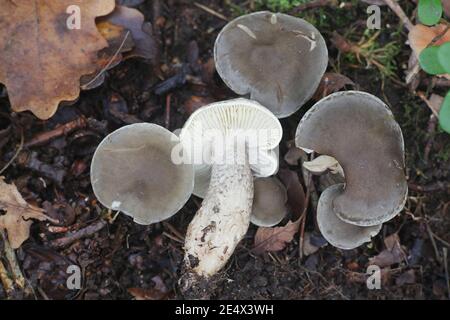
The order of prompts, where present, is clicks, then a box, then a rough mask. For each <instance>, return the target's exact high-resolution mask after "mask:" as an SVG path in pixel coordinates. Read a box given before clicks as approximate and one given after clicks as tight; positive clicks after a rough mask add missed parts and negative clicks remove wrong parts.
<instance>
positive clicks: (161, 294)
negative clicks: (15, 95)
mask: <svg viewBox="0 0 450 320" xmlns="http://www.w3.org/2000/svg"><path fill="white" fill-rule="evenodd" d="M123 2H127V1H123ZM199 2H201V3H203V4H204V5H207V6H208V7H209V8H211V9H213V10H215V11H216V12H219V13H221V14H223V15H224V16H225V17H227V18H232V17H234V16H236V15H238V14H240V13H244V12H249V11H250V10H251V8H250V5H251V3H252V2H253V1H236V0H235V1H220V0H213V1H199ZM230 3H231V4H230ZM351 4H352V5H350V6H349V7H348V8H345V10H342V9H338V8H337V7H333V6H331V7H330V6H327V7H318V8H313V9H308V10H305V11H303V12H301V13H296V15H297V16H300V17H303V18H306V19H308V20H310V21H314V22H315V24H316V27H317V28H318V29H319V30H320V31H321V32H322V34H323V35H324V37H325V39H326V40H327V44H328V47H329V51H330V67H329V72H338V73H341V74H343V75H345V76H347V77H349V78H350V79H351V80H352V81H353V82H354V83H355V86H354V87H352V86H347V87H346V88H347V89H352V88H356V89H358V90H364V91H367V92H370V93H372V94H375V95H377V96H379V97H380V98H382V99H383V100H385V101H386V102H387V103H389V105H390V106H391V107H392V109H393V112H394V114H395V116H396V119H397V120H398V122H399V123H400V126H401V127H402V129H403V134H404V137H405V143H406V158H407V175H408V177H409V183H410V194H409V198H408V202H407V205H406V208H405V210H404V211H403V212H402V214H401V215H399V216H398V217H397V218H395V219H394V220H392V221H390V222H389V223H386V224H385V225H384V227H383V231H382V232H381V233H380V234H379V235H378V236H377V237H375V238H374V239H373V242H372V243H370V244H368V245H365V246H362V247H360V248H358V249H356V250H351V251H342V250H339V249H336V248H334V247H332V246H330V245H328V246H324V247H323V248H321V249H319V250H318V251H317V252H315V253H313V254H311V255H309V256H304V257H302V258H300V256H299V252H300V250H299V237H298V236H296V237H295V238H294V241H292V242H291V243H290V244H289V245H288V246H287V248H286V249H284V250H283V251H280V252H272V253H263V254H259V255H257V254H256V253H255V252H254V251H253V250H252V249H253V246H254V245H253V239H254V235H255V232H256V227H255V226H251V227H250V230H249V232H248V234H247V236H246V238H245V240H244V241H243V242H242V243H241V244H240V245H239V247H238V248H237V250H236V252H235V254H234V256H233V257H232V259H231V261H230V262H229V264H228V265H227V268H226V270H225V272H224V274H222V275H220V277H219V279H217V280H216V281H215V282H214V284H211V286H210V287H209V289H208V292H207V295H208V296H209V297H211V298H216V299H448V297H449V295H450V293H449V292H448V286H447V283H448V278H447V279H446V276H447V277H448V273H447V272H446V270H445V265H446V263H445V261H444V251H445V250H447V249H450V248H448V246H449V243H450V233H449V230H450V215H449V204H450V187H449V181H450V174H449V172H450V135H448V134H445V133H443V132H441V131H439V129H437V128H433V126H432V124H433V122H432V121H431V122H430V115H431V112H430V111H429V109H428V108H427V106H426V105H425V103H424V102H423V101H422V100H421V99H420V98H418V97H417V96H416V95H415V94H414V93H412V92H411V91H410V90H409V89H408V87H407V86H406V85H403V81H404V80H403V79H404V72H405V70H404V69H405V66H406V65H407V63H408V58H409V55H410V52H411V51H410V49H409V47H408V46H407V45H406V44H405V41H406V38H407V37H406V33H405V32H404V31H403V30H404V29H403V28H402V26H401V24H400V22H399V20H398V18H397V17H396V16H395V15H394V14H392V12H390V11H389V9H387V8H386V7H383V9H382V11H383V25H387V24H389V25H390V27H389V28H387V27H383V28H382V29H381V34H380V36H379V37H378V38H377V40H376V41H377V45H379V46H383V45H385V44H386V43H388V42H390V41H396V45H397V47H398V52H396V54H395V56H394V57H393V59H394V62H395V66H394V67H393V70H394V78H393V79H394V80H392V78H390V77H383V76H382V75H381V74H380V72H379V70H377V68H375V67H373V66H369V67H366V64H365V63H364V61H363V62H362V63H358V62H357V61H356V62H355V61H354V60H352V59H351V57H347V56H345V55H343V54H341V53H339V51H338V50H337V48H336V47H335V46H334V45H333V44H332V43H331V41H329V39H331V36H332V32H333V31H338V32H339V33H340V34H342V35H345V36H346V37H347V38H348V39H352V40H354V39H356V40H357V39H359V38H361V37H362V36H363V33H364V30H365V19H366V17H367V14H366V7H367V5H366V4H364V3H361V2H359V1H353V2H351ZM405 6H406V4H405ZM138 8H139V9H140V10H141V11H142V12H143V13H144V14H145V16H146V19H147V20H148V21H151V22H152V23H153V25H154V29H155V30H154V33H155V37H157V39H158V40H159V41H160V55H159V62H157V63H155V65H154V66H151V65H149V64H148V63H146V62H145V61H139V60H129V61H125V62H122V63H121V64H120V65H119V66H117V67H116V68H114V69H112V70H110V71H109V72H108V76H107V80H106V81H105V83H104V84H103V85H102V86H101V87H99V88H97V89H95V90H92V91H86V92H83V93H82V94H81V97H80V98H79V100H78V101H77V102H76V103H75V104H74V105H71V106H65V107H60V109H59V111H58V113H57V114H56V115H55V116H54V117H53V118H52V119H51V120H49V121H40V120H38V119H37V118H35V117H34V116H33V115H31V114H29V113H21V114H15V113H10V107H9V103H8V99H7V95H6V92H5V90H4V89H1V88H0V106H1V110H3V111H2V113H1V114H0V147H1V157H0V168H1V167H3V166H4V165H5V164H6V163H7V162H8V161H9V159H11V158H12V157H13V155H14V154H15V152H16V150H17V146H18V144H19V142H20V140H21V135H22V134H23V135H24V140H25V142H29V141H31V140H32V139H33V138H34V137H36V136H37V135H38V134H39V133H42V132H46V131H50V130H52V129H54V128H55V127H57V126H59V125H62V124H65V123H68V122H70V121H74V120H77V119H78V120H79V121H81V123H82V125H78V126H75V129H74V130H71V131H70V132H66V133H65V134H63V135H61V136H59V137H56V138H55V139H51V140H47V141H44V142H43V143H41V144H38V145H34V146H31V147H27V145H26V144H25V147H24V148H23V149H22V151H21V152H20V154H19V156H18V157H17V159H16V161H15V162H14V163H13V164H12V165H11V166H9V167H8V169H7V170H6V171H5V172H3V175H4V176H5V177H6V180H7V182H14V183H15V184H16V185H17V187H18V189H19V191H20V192H21V194H22V195H23V196H24V198H25V199H26V200H27V201H29V202H30V203H34V204H36V205H38V206H40V207H43V208H44V209H45V210H46V212H47V213H48V215H50V216H52V217H54V218H56V219H59V220H60V221H62V223H61V225H60V227H62V228H60V229H59V230H57V229H55V228H50V225H49V224H48V223H45V222H42V223H38V222H36V223H34V224H33V226H32V230H31V236H30V239H29V240H27V241H26V242H25V243H24V245H22V247H21V248H20V249H19V250H18V251H17V255H18V259H19V262H20V264H21V266H22V269H23V271H24V274H25V276H26V278H27V279H28V280H29V284H30V285H31V287H32V289H33V290H32V291H31V292H30V293H29V294H27V293H26V292H25V291H21V290H18V291H17V292H16V293H15V296H14V298H27V299H35V298H36V299H131V298H133V297H142V296H145V297H146V298H152V299H166V298H169V299H174V298H182V296H181V294H180V292H179V289H178V283H177V282H178V279H179V277H180V267H181V265H182V258H183V249H182V244H183V236H184V233H185V231H186V228H187V225H188V223H189V222H190V221H191V219H192V217H193V215H194V214H195V212H196V210H197V209H198V206H199V204H200V203H201V199H198V198H195V197H193V198H192V199H191V200H190V201H189V202H188V203H187V204H186V206H185V207H184V208H183V209H182V210H181V211H180V212H179V213H178V214H177V215H175V216H174V217H173V218H172V219H170V220H169V221H167V222H164V223H159V224H156V225H151V226H147V227H144V226H139V225H137V224H135V223H133V222H132V221H131V220H130V218H129V217H127V216H124V215H118V217H117V218H116V219H115V220H114V221H112V219H113V216H114V213H111V212H108V211H107V210H106V209H105V208H104V207H102V206H101V205H100V204H99V203H98V202H97V201H96V199H95V197H94V195H93V193H92V189H91V185H90V179H89V164H90V161H91V158H92V155H93V152H94V150H95V148H96V146H97V145H98V143H99V142H100V141H101V140H102V138H103V137H104V136H105V135H106V134H108V133H109V132H111V131H113V130H115V129H117V128H119V127H121V126H123V125H125V124H130V123H134V122H141V121H145V122H152V123H156V124H159V125H162V126H166V127H167V128H169V129H170V130H175V129H177V128H180V127H181V126H182V125H183V123H184V121H185V120H186V119H187V118H188V116H189V114H190V113H191V112H192V111H193V110H195V109H196V108H198V107H199V106H201V105H204V104H207V103H209V102H212V101H218V100H224V99H227V98H232V97H234V96H235V95H234V94H233V93H232V92H231V91H230V90H228V89H227V88H226V87H225V85H224V84H223V83H222V82H221V81H220V79H219V77H218V76H217V74H215V72H214V68H213V65H214V64H213V61H212V50H213V45H214V40H215V38H216V36H217V34H218V32H219V31H220V29H221V28H222V27H223V26H224V25H225V24H226V21H224V20H222V19H220V18H218V17H216V16H215V15H212V14H211V13H209V12H206V11H205V10H203V9H201V8H199V7H197V6H195V5H194V4H193V1H182V0H168V1H156V0H154V1H145V2H144V3H143V4H141V5H139V7H138ZM258 8H262V7H257V8H255V9H258ZM404 9H405V10H406V11H407V13H408V14H410V15H412V12H413V9H414V8H412V7H411V5H409V7H408V6H406V7H405V8H404ZM293 12H294V11H291V13H293ZM158 70H160V71H158ZM422 77H423V78H425V77H426V76H425V75H422ZM423 83H426V82H425V81H423ZM419 89H420V90H422V91H430V90H432V87H431V86H430V85H428V86H427V85H425V84H421V85H420V86H419ZM441 90H442V91H441ZM433 91H434V92H435V93H440V94H443V93H444V92H445V88H441V89H439V88H435V89H433ZM312 103H314V101H312V102H311V103H310V104H309V105H307V106H305V107H303V108H302V110H300V111H299V112H298V113H297V114H295V115H294V116H292V117H290V118H288V119H284V120H282V124H283V127H284V129H285V137H284V139H283V142H282V145H281V150H280V151H281V156H284V155H285V154H286V152H287V151H288V150H289V148H288V144H289V142H290V141H291V140H292V139H293V138H294V133H295V129H296V127H297V124H298V122H299V120H300V118H301V116H302V115H303V114H304V112H305V111H306V110H307V109H308V108H309V106H311V105H312ZM80 119H82V120H80ZM430 124H431V126H430ZM4 130H7V131H4ZM427 149H428V151H427ZM281 158H283V157H281ZM281 161H283V160H281ZM281 167H284V168H289V169H290V170H294V171H296V172H298V174H299V177H300V179H301V177H302V174H301V167H298V166H288V165H287V164H286V163H285V162H283V163H281ZM151 169H152V168H149V170H151ZM301 180H302V179H301ZM302 181H303V180H302ZM314 182H315V184H316V186H318V180H317V179H315V180H314ZM313 208H314V207H313V206H312V207H311V208H309V210H308V215H307V218H306V226H305V229H306V231H307V232H312V233H313V234H314V235H315V237H316V238H317V239H318V240H317V241H320V240H321V237H320V235H319V233H318V231H317V230H316V227H315V224H314V209H313ZM288 219H289V217H288V218H287V219H286V221H285V222H287V221H288ZM104 221H107V223H104ZM84 228H91V229H93V230H94V231H95V230H97V229H100V230H99V231H96V232H88V235H87V236H85V237H82V238H81V239H79V240H76V241H74V242H71V243H68V244H67V245H64V244H62V245H61V243H60V242H58V241H55V240H56V239H61V238H63V239H64V238H65V237H66V236H67V233H66V232H67V231H77V230H81V229H84ZM88 231H89V229H88ZM91 231H92V230H91ZM393 233H398V235H399V239H400V243H401V245H402V246H403V250H404V252H405V257H404V259H402V261H400V262H396V263H395V264H392V265H390V266H386V267H384V268H383V272H382V275H383V277H382V280H383V281H382V288H381V290H368V289H367V286H366V276H365V273H366V268H367V265H368V262H369V258H371V257H374V256H376V255H377V254H379V253H380V252H382V251H383V250H384V249H385V246H384V239H385V238H386V237H387V236H389V235H391V234H393ZM59 241H61V240H59ZM1 247H2V245H0V249H1ZM2 260H3V258H2ZM72 264H76V265H79V266H81V267H82V270H83V276H84V277H83V283H82V289H81V290H80V291H70V290H68V289H66V279H67V276H68V275H67V273H66V269H67V266H69V265H72ZM132 288H139V289H143V290H134V291H133V290H131V291H130V290H129V289H132ZM166 289H167V290H166ZM166 291H167V292H166ZM130 292H133V293H134V294H131V293H130ZM136 292H138V293H136ZM0 298H1V299H3V298H6V294H5V292H4V291H3V289H2V286H0Z"/></svg>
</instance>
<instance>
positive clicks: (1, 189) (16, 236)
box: [0, 177, 58, 249]
mask: <svg viewBox="0 0 450 320" xmlns="http://www.w3.org/2000/svg"><path fill="white" fill-rule="evenodd" d="M0 209H1V210H4V211H6V214H4V215H1V216H0V228H2V229H6V231H7V232H8V240H9V242H10V244H11V247H12V248H13V249H17V248H19V247H20V246H21V245H22V243H23V242H24V241H25V240H27V239H28V237H29V236H30V227H31V225H32V224H33V221H32V220H31V219H36V220H39V221H45V220H49V221H51V222H53V223H58V221H57V220H55V219H52V218H50V217H48V216H46V215H45V214H44V213H43V212H44V210H42V209H41V208H38V207H35V206H32V205H30V204H28V203H27V202H26V201H25V200H24V199H23V198H22V195H21V194H20V193H19V191H18V190H17V188H16V186H15V185H14V184H7V183H6V182H5V181H4V180H3V177H0Z"/></svg>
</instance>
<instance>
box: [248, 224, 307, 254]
mask: <svg viewBox="0 0 450 320" xmlns="http://www.w3.org/2000/svg"><path fill="white" fill-rule="evenodd" d="M300 221H301V220H300V219H299V220H297V221H295V222H292V221H289V222H288V224H286V225H285V226H283V227H275V228H259V229H258V231H257V232H256V235H255V252H257V253H262V252H266V251H269V252H273V251H281V250H283V249H284V248H285V247H286V245H287V244H288V243H290V242H291V241H292V239H294V235H295V234H296V233H297V232H298V230H299V227H300Z"/></svg>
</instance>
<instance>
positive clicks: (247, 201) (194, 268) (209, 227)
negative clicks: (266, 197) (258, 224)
mask: <svg viewBox="0 0 450 320" xmlns="http://www.w3.org/2000/svg"><path fill="white" fill-rule="evenodd" d="M224 160H225V161H222V162H221V163H220V164H214V165H213V167H212V173H211V181H210V184H209V189H208V192H207V194H206V197H205V199H204V200H203V203H202V206H201V208H200V209H199V210H198V212H197V214H196V215H195V217H194V219H193V220H192V222H191V224H190V225H189V227H188V230H187V234H186V239H185V265H186V269H187V270H186V271H187V272H188V273H190V274H191V275H196V276H199V277H201V278H209V277H211V276H213V275H214V274H216V273H217V272H218V271H219V270H220V269H222V268H223V267H224V266H225V264H226V263H227V261H228V259H229V258H230V257H231V255H232V254H233V252H234V249H235V248H236V246H237V244H238V243H239V242H240V241H241V240H242V238H243V237H244V236H245V234H246V232H247V230H248V227H249V223H250V214H251V211H252V210H251V209H252V202H253V177H252V173H251V170H250V165H249V160H248V155H247V153H246V151H245V148H241V149H239V148H238V150H236V149H235V147H234V146H227V147H226V148H225V153H224Z"/></svg>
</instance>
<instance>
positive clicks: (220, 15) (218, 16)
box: [194, 2, 230, 22]
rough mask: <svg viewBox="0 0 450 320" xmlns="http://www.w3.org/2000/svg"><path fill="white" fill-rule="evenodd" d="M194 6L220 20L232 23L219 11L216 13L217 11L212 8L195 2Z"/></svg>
mask: <svg viewBox="0 0 450 320" xmlns="http://www.w3.org/2000/svg"><path fill="white" fill-rule="evenodd" d="M194 6H196V7H197V8H199V9H202V10H203V11H206V12H207V13H209V14H211V15H213V16H215V17H217V18H219V19H222V20H224V21H227V22H228V21H230V19H228V18H227V17H225V16H224V15H223V14H221V13H219V12H217V11H215V10H213V9H211V8H209V7H207V6H205V5H203V4H201V3H198V2H194Z"/></svg>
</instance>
